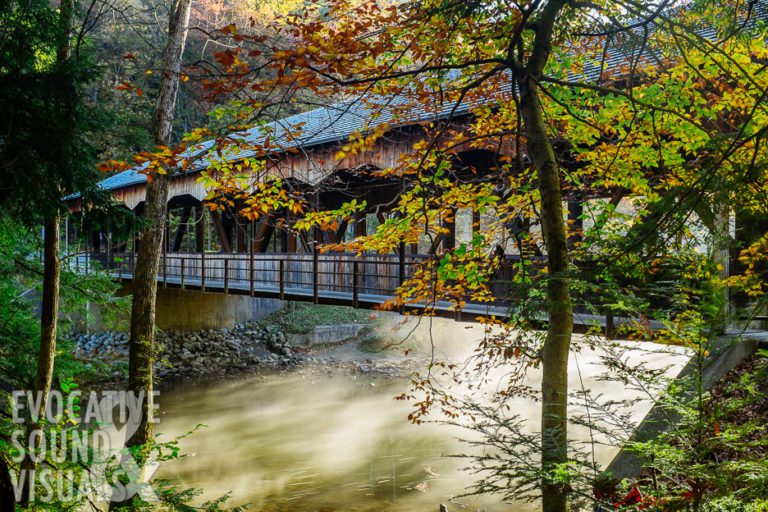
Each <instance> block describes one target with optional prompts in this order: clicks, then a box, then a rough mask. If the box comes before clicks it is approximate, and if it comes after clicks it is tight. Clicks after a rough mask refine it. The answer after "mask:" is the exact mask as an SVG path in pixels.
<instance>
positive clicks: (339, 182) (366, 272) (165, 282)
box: [66, 101, 581, 319]
mask: <svg viewBox="0 0 768 512" xmlns="http://www.w3.org/2000/svg"><path fill="white" fill-rule="evenodd" d="M454 107H455V106H454V105H453V104H449V105H445V106H444V107H441V108H439V109H437V110H436V111H432V112H426V111H424V110H419V111H416V112H415V113H414V112H413V111H409V113H408V114H404V113H403V111H401V110H398V109H397V108H395V109H393V110H391V114H390V115H391V116H392V117H394V116H402V118H403V119H404V120H403V121H401V122H393V119H386V118H383V119H382V118H379V119H378V121H377V122H379V123H385V122H386V123H387V124H388V125H392V126H393V128H392V129H391V130H390V131H389V132H388V133H387V134H386V136H384V137H381V138H380V139H379V141H378V142H377V143H376V147H375V148H374V150H373V151H367V152H365V153H362V154H361V153H358V154H353V155H348V156H345V157H343V158H341V159H339V158H338V157H337V156H338V152H339V150H340V148H341V147H342V146H343V145H344V143H345V142H347V140H348V138H349V137H350V135H352V134H353V133H356V132H359V131H361V130H366V129H370V128H371V125H370V112H369V108H370V107H369V106H366V104H365V103H364V102H362V101H357V102H355V101H353V102H348V103H342V104H338V105H334V106H330V107H325V108H319V109H316V110H313V111H310V112H306V113H303V114H298V115H294V116H291V117H288V118H285V119H281V120H278V121H275V122H273V123H271V126H270V128H269V133H271V134H273V135H272V136H274V134H275V133H280V132H281V131H282V133H289V132H290V131H291V130H292V128H293V127H294V126H297V125H298V126H302V132H301V133H302V135H300V136H296V135H291V138H290V139H288V138H287V136H286V139H285V140H283V141H280V142H279V143H277V144H275V145H276V146H279V147H281V148H282V151H281V152H279V153H278V152H276V153H274V154H270V155H268V156H267V160H268V169H269V171H268V172H269V174H271V175H272V176H278V177H280V178H281V179H282V180H283V182H284V183H285V184H286V186H289V187H292V189H293V190H300V191H302V193H304V194H306V195H307V196H310V197H311V201H312V202H313V207H314V208H316V209H318V210H323V209H336V208H339V207H340V206H341V205H342V204H344V203H346V202H348V201H350V200H352V199H356V200H358V202H362V201H365V204H366V209H365V210H364V211H362V212H359V213H358V214H357V215H356V216H355V218H354V219H350V220H348V221H341V222H339V223H338V226H337V227H336V229H333V230H325V231H321V230H314V231H313V232H312V233H311V234H307V233H306V232H303V231H299V230H295V229H293V227H292V223H293V221H294V218H292V216H291V215H290V214H287V213H286V214H283V215H280V214H279V213H278V214H273V215H264V216H262V217H261V218H259V219H258V220H257V221H254V222H251V221H249V220H247V219H246V218H245V217H244V216H243V215H241V213H240V211H239V209H238V207H231V206H230V207H227V208H225V209H224V210H223V211H210V210H209V209H208V208H207V207H206V200H207V199H206V198H207V196H208V195H209V194H208V190H206V188H205V186H204V184H203V182H202V180H200V175H201V174H200V173H201V172H202V171H203V170H204V169H206V167H207V166H208V165H209V164H210V160H206V159H205V158H203V159H201V160H200V161H199V163H198V164H197V166H196V167H195V168H194V169H192V170H190V171H187V172H184V173H177V174H176V175H174V176H173V179H172V182H171V188H170V193H169V202H168V208H169V217H168V222H167V223H166V225H165V228H164V229H165V236H164V247H163V254H162V257H161V261H160V272H159V278H158V279H159V285H160V286H163V287H176V288H184V289H190V290H202V291H206V292H219V293H225V294H241V295H250V296H254V297H269V298H279V299H286V300H299V301H312V302H315V303H327V304H341V305H350V306H354V307H360V308H371V307H376V306H379V305H380V304H382V303H384V302H385V301H387V300H389V299H392V298H393V297H394V295H395V290H396V289H397V288H398V287H399V286H400V285H401V284H402V283H403V282H404V281H405V280H407V279H408V278H409V277H411V276H412V275H413V271H414V269H415V268H416V266H417V265H418V264H419V263H421V262H423V261H424V260H425V259H429V258H437V257H439V256H440V255H441V254H443V253H444V252H445V251H448V250H450V249H453V248H454V247H455V246H456V244H457V243H461V242H469V241H470V240H471V239H472V237H473V234H474V233H475V232H476V231H477V230H481V229H483V221H482V219H481V218H480V215H479V213H478V212H474V211H471V210H470V209H463V210H460V211H457V212H456V214H455V216H454V218H453V219H452V220H451V221H450V222H449V223H446V224H444V226H443V227H444V228H445V229H444V230H443V231H444V232H443V233H440V234H436V236H432V237H429V238H425V239H424V240H422V241H420V242H419V243H413V244H400V246H399V247H398V248H397V249H396V250H395V251H393V252H392V253H391V254H378V253H376V254H371V253H367V254H361V255H356V254H354V253H332V252H324V251H318V250H317V247H318V246H319V245H323V244H329V243H330V244H337V243H340V242H344V241H349V240H352V239H354V238H356V237H358V236H361V235H365V234H371V233H373V231H374V230H375V229H376V227H377V226H378V225H379V224H381V223H383V222H385V221H386V219H387V218H389V217H390V216H392V215H393V212H392V210H393V209H394V207H395V206H396V204H397V200H398V197H399V194H400V193H401V192H402V190H403V183H402V182H401V181H400V180H399V179H396V178H387V177H381V176H379V175H378V174H377V173H376V170H379V169H384V168H387V167H389V166H394V165H395V164H396V163H397V161H398V158H400V156H401V155H402V154H403V153H406V152H409V151H411V146H412V145H413V144H414V143H416V142H418V141H419V140H423V138H424V134H423V129H422V125H423V124H424V123H427V122H431V121H435V120H441V119H445V118H447V117H448V116H449V115H450V116H451V119H450V122H451V123H452V124H453V125H454V126H458V127H460V126H461V124H462V123H463V122H465V119H466V117H467V115H468V114H469V107H468V106H466V105H459V106H458V108H454ZM240 135H241V136H242V137H244V138H245V139H246V142H251V143H258V142H259V138H260V137H265V135H264V132H263V129H260V128H254V129H252V130H250V131H249V132H246V133H245V134H240ZM210 145H211V143H207V145H204V146H203V149H202V150H201V151H207V150H209V149H210V147H211V146H210ZM292 148H294V149H293V150H291V149H292ZM514 151H515V144H514V141H512V140H511V139H507V140H504V141H502V143H501V144H499V145H497V146H496V147H494V148H493V150H491V149H477V148H476V147H469V146H468V147H466V148H458V150H457V151H456V154H455V161H454V168H455V171H454V172H455V177H456V178H457V179H459V180H464V181H469V180H475V181H477V180H483V181H491V182H493V181H495V180H499V177H498V173H495V172H493V170H494V169H495V168H496V166H497V165H498V160H499V158H500V157H501V156H502V155H505V154H506V155H510V154H512V153H513V152H514ZM248 156H249V155H248V154H247V153H240V154H238V155H237V156H236V157H235V158H232V160H237V159H243V158H247V157H248ZM499 181H500V180H499ZM499 186H501V184H500V185H499ZM101 187H102V188H103V189H105V190H108V191H110V192H111V194H112V195H113V197H114V198H115V199H117V200H118V201H120V202H121V203H122V204H124V205H125V207H126V208H127V209H130V210H132V211H134V212H136V213H138V214H140V213H141V211H142V209H143V204H144V194H145V189H146V175H145V174H143V173H142V172H141V170H140V169H132V170H128V171H124V172H122V173H120V174H117V175H115V176H112V177H110V178H108V179H106V180H104V181H103V182H102V183H101ZM70 209H71V210H72V212H75V213H76V212H77V211H78V210H79V209H80V204H79V199H78V198H74V199H72V200H71V201H70ZM568 212H569V217H570V219H571V222H572V223H574V224H576V225H578V224H579V223H580V222H581V221H580V220H579V215H580V214H581V205H580V203H579V200H578V199H577V198H570V200H569V202H568ZM74 229H75V227H74V226H68V227H67V230H66V233H70V232H71V231H72V230H74ZM81 238H86V239H87V241H88V242H87V243H88V247H87V248H86V249H85V250H84V251H83V252H82V255H81V256H80V257H78V258H77V259H76V260H75V261H76V265H78V266H79V267H80V268H82V269H87V268H93V267H94V265H96V266H97V267H100V268H103V269H108V270H109V271H110V272H111V273H113V274H114V275H115V277H116V278H118V279H120V280H123V281H130V280H131V278H132V275H133V269H134V267H135V263H136V258H135V249H136V245H137V241H136V240H135V239H134V240H131V239H130V238H128V239H126V237H124V236H120V234H119V233H117V232H116V230H113V229H110V228H109V226H107V227H106V228H104V229H101V230H99V231H93V232H91V233H89V234H88V236H85V237H81ZM512 240H513V237H512V233H510V236H509V239H503V240H499V244H498V247H497V251H498V252H497V253H496V254H495V256H499V255H500V254H499V253H503V252H506V254H505V255H504V256H503V258H506V260H507V261H506V263H505V264H503V265H502V270H500V271H499V272H498V274H497V275H496V276H495V278H494V280H495V281H496V282H494V283H493V289H494V295H496V296H497V297H498V298H499V299H498V300H497V301H496V302H495V303H493V304H488V303H484V304H467V305H466V306H465V307H464V309H463V310H462V311H455V310H454V308H452V307H451V304H450V303H447V302H445V303H436V304H435V309H436V311H437V312H438V313H443V314H446V315H452V316H457V317H462V316H463V317H464V318H466V319H471V318H475V317H478V316H489V315H495V316H505V315H506V314H508V310H509V305H508V303H507V302H506V301H505V298H506V297H507V296H508V291H509V285H510V279H511V269H512V267H513V264H514V261H513V260H514V259H515V256H514V253H515V247H514V242H512ZM489 256H493V255H489ZM416 307H418V306H416Z"/></svg>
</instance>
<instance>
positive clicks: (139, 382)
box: [128, 0, 192, 446]
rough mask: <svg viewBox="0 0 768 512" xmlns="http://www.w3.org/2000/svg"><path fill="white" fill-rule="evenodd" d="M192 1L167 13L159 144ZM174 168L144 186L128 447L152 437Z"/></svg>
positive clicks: (165, 134)
mask: <svg viewBox="0 0 768 512" xmlns="http://www.w3.org/2000/svg"><path fill="white" fill-rule="evenodd" d="M191 5H192V2H191V0H178V1H177V2H176V6H175V8H174V10H173V11H172V12H171V15H170V19H169V23H168V25H169V27H168V42H167V44H166V47H165V53H164V55H163V77H162V80H161V82H160V92H159V95H158V97H157V102H156V103H155V115H154V120H153V126H152V127H153V135H154V141H155V144H157V145H164V146H167V145H169V143H170V139H171V129H172V124H173V112H174V108H175V105H176V94H177V92H178V89H179V74H180V72H181V62H182V55H183V53H184V47H185V45H186V39H187V31H188V27H189V15H190V10H191ZM173 171H174V170H173V169H166V173H165V174H156V175H152V176H150V179H149V182H148V183H147V192H146V198H145V208H144V216H145V218H146V220H147V228H145V229H144V231H143V232H142V233H141V236H140V242H139V251H138V254H137V261H136V272H135V275H134V280H133V283H134V284H133V305H132V309H131V339H130V356H129V362H128V386H129V388H130V390H131V391H133V392H134V393H137V394H138V393H142V392H143V393H145V396H146V399H145V400H144V403H143V408H142V417H141V422H140V424H139V426H138V429H137V430H136V432H135V433H134V434H133V435H132V436H131V438H130V439H129V440H128V445H129V446H136V445H141V444H146V443H147V442H149V441H150V440H151V439H152V435H153V423H154V418H153V403H152V391H153V369H152V364H153V361H154V341H155V304H156V301H157V275H158V265H159V261H160V254H161V252H162V243H163V232H164V231H165V229H164V228H165V222H166V214H167V211H168V189H169V187H170V182H171V175H172V174H173Z"/></svg>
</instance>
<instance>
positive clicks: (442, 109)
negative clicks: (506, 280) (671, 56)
mask: <svg viewBox="0 0 768 512" xmlns="http://www.w3.org/2000/svg"><path fill="white" fill-rule="evenodd" d="M767 18H768V0H758V2H757V3H756V4H755V5H754V12H753V16H752V19H751V20H750V23H749V25H754V23H755V20H765V19H767ZM633 32H636V34H635V35H642V30H641V29H636V30H634V31H633ZM698 35H699V36H701V37H704V38H708V39H715V37H716V34H715V30H714V29H712V28H702V29H701V30H700V31H698ZM609 44H610V43H609ZM640 48H641V51H642V52H643V54H642V55H641V56H640V57H642V59H646V61H655V60H657V56H656V52H655V51H654V50H653V49H649V48H648V46H647V45H645V44H643V45H641V46H640ZM609 50H610V51H608V50H607V51H606V53H605V60H604V62H602V63H600V64H597V63H591V64H587V65H585V67H584V69H583V71H582V74H581V76H578V77H572V78H578V79H579V80H584V81H587V82H597V81H598V80H599V79H600V76H601V75H602V74H603V73H606V72H610V71H616V70H619V69H620V68H621V67H622V66H626V65H627V64H628V63H629V62H633V61H637V60H638V55H637V53H636V50H637V47H635V46H634V45H631V44H630V45H622V44H614V45H613V47H612V48H609ZM456 78H458V73H454V74H452V75H451V74H449V75H448V76H447V77H446V79H445V82H446V83H447V84H450V83H451V82H453V81H455V80H456ZM509 82H510V83H511V81H509ZM446 83H444V84H443V85H444V86H445V85H446ZM490 101H494V100H493V99H491V100H490ZM373 103H375V104H376V105H375V106H371V104H373ZM406 106H408V110H407V114H404V113H403V110H402V108H403V107H406ZM471 106H472V104H471V103H470V102H466V101H465V102H462V103H459V104H457V103H454V102H443V103H440V104H438V105H436V106H434V107H433V108H430V109H427V108H426V107H425V106H424V105H423V104H421V103H420V102H417V101H412V100H411V99H409V98H408V97H406V96H404V95H395V96H392V97H389V98H374V99H372V98H371V97H368V98H356V99H354V100H350V101H345V102H341V103H337V104H334V105H330V106H326V107H320V108H317V109H314V110H310V111H308V112H303V113H301V114H296V115H292V116H289V117H285V118H282V119H276V120H273V121H271V122H268V123H265V124H263V125H259V126H255V127H253V128H251V129H249V130H246V131H244V132H238V133H235V134H233V135H231V136H230V137H231V138H232V139H233V140H235V141H237V142H243V143H244V145H245V146H246V147H247V146H248V145H253V146H255V147H258V146H260V145H262V144H264V143H265V142H266V141H267V139H270V147H273V148H275V151H274V152H275V153H279V152H282V151H285V150H289V149H293V148H311V147H313V146H320V145H323V144H328V143H333V142H340V141H345V140H347V139H348V138H349V137H350V136H351V135H352V134H353V133H356V132H361V131H366V130H370V129H373V128H375V127H376V126H380V125H391V126H392V127H402V126H407V125H415V124H419V123H423V122H429V121H436V120H444V119H446V118H448V117H449V116H456V117H460V116H462V115H465V114H467V113H468V112H469V111H470V108H471ZM297 126H301V127H302V128H301V132H300V133H298V134H297V133H295V132H296V127H297ZM291 132H294V133H291ZM213 145H214V141H212V140H211V141H206V142H203V143H200V144H199V145H198V146H196V148H195V150H194V151H191V150H190V151H189V152H188V153H187V154H186V155H185V156H186V157H191V156H194V155H197V154H199V153H200V152H210V150H211V148H212V147H213ZM228 153H229V154H228V155H227V158H228V159H243V158H249V157H252V156H254V151H250V150H248V151H238V152H234V153H233V152H232V151H231V150H230V151H228ZM218 158H219V157H218V156H216V155H215V153H213V152H210V154H209V155H206V156H204V157H202V158H201V159H200V160H199V161H198V162H197V163H196V164H195V165H194V166H193V168H192V169H191V170H189V171H188V173H194V172H197V171H200V170H202V169H204V168H206V167H207V166H208V165H209V164H210V163H211V162H212V161H213V160H215V159H218ZM145 167H146V164H144V165H142V166H139V167H136V168H133V169H129V170H127V171H123V172H121V173H119V174H116V175H114V176H111V177H109V178H106V179H105V180H103V181H101V182H100V183H99V186H100V187H101V188H102V189H103V190H117V189H120V188H124V187H130V186H133V185H138V184H142V183H146V181H147V177H146V175H145V174H143V173H142V172H141V171H142V170H143V169H144V168H145ZM76 196H77V195H74V196H70V198H73V197H76Z"/></svg>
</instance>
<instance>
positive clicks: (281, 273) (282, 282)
mask: <svg viewBox="0 0 768 512" xmlns="http://www.w3.org/2000/svg"><path fill="white" fill-rule="evenodd" d="M278 279H279V280H280V284H279V286H280V300H285V260H284V259H282V258H280V262H279V275H278Z"/></svg>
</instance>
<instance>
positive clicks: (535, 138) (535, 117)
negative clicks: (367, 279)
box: [516, 0, 573, 512]
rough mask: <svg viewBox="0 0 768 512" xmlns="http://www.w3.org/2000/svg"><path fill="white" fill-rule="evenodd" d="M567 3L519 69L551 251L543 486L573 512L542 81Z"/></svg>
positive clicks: (568, 312)
mask: <svg viewBox="0 0 768 512" xmlns="http://www.w3.org/2000/svg"><path fill="white" fill-rule="evenodd" d="M566 3H567V0H550V1H549V2H548V3H547V4H546V6H545V7H544V10H543V12H542V15H541V18H540V19H539V20H538V23H537V25H536V29H535V30H536V37H535V40H534V45H533V50H532V52H531V56H530V58H529V60H528V62H527V65H526V66H525V68H523V69H517V70H516V73H517V77H518V80H517V82H518V85H519V87H520V113H521V116H522V118H523V124H524V128H525V130H524V131H525V135H526V144H527V149H528V153H529V154H530V157H531V162H532V164H533V167H534V169H535V170H536V172H537V173H538V178H539V184H538V188H539V193H540V195H541V227H542V232H543V235H544V243H545V245H546V248H547V267H548V273H547V319H548V328H547V337H546V340H545V342H544V346H543V347H542V350H541V364H542V370H543V375H542V383H541V394H542V408H541V436H542V440H541V451H542V452H541V467H542V471H543V475H542V483H541V495H542V510H543V511H544V512H566V511H567V510H569V508H570V507H569V502H568V492H569V489H568V485H567V482H553V481H552V479H551V478H550V476H551V474H552V472H553V470H555V469H556V468H557V467H558V466H562V465H565V464H566V463H567V462H568V408H567V404H568V353H569V350H570V345H571V334H572V332H573V308H572V305H571V294H570V280H569V277H568V236H567V232H566V226H565V220H564V218H563V203H562V192H561V189H560V173H559V166H558V163H557V158H556V156H555V151H554V148H553V146H552V141H551V140H550V138H549V135H548V134H547V125H546V123H545V120H544V115H543V109H542V105H541V99H540V97H539V93H538V87H539V85H538V84H539V79H540V77H541V74H542V72H543V70H544V66H545V65H546V62H547V60H548V59H549V54H550V50H551V42H552V34H553V28H554V25H555V22H556V20H557V17H558V16H559V15H560V12H561V11H562V9H563V8H564V7H565V5H566Z"/></svg>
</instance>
